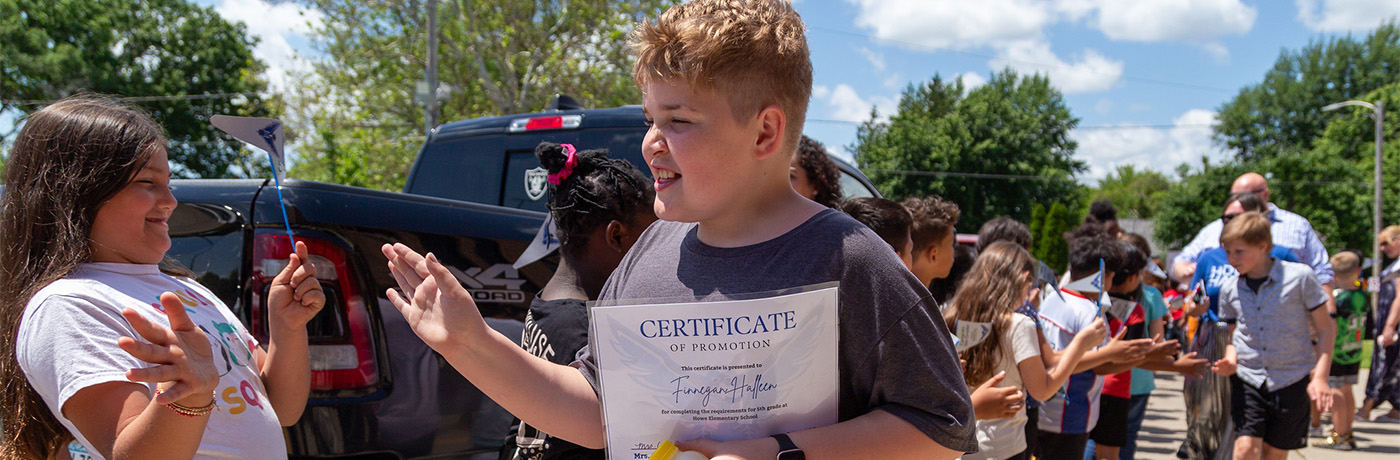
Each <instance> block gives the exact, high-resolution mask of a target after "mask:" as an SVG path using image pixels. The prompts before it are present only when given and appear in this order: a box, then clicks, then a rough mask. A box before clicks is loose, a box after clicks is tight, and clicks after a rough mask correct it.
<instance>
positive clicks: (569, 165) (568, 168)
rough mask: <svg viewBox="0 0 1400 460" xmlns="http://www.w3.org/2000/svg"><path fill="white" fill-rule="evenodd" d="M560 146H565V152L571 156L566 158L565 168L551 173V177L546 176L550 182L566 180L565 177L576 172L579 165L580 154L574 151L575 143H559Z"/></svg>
mask: <svg viewBox="0 0 1400 460" xmlns="http://www.w3.org/2000/svg"><path fill="white" fill-rule="evenodd" d="M559 146H560V147H563V148H564V152H566V153H567V154H568V156H569V158H568V159H567V160H564V169H560V170H559V172H557V173H553V174H550V175H549V177H548V178H546V180H548V181H549V183H551V184H554V185H559V184H560V183H561V182H564V179H568V178H569V176H572V175H573V174H574V166H578V154H576V153H574V146H573V144H559ZM535 177H539V176H535Z"/></svg>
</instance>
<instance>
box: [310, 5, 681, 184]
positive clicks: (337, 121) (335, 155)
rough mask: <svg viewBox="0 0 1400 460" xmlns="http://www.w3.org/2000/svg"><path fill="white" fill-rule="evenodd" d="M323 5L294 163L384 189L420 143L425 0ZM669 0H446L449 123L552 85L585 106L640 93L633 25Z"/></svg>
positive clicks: (528, 99)
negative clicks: (418, 92)
mask: <svg viewBox="0 0 1400 460" xmlns="http://www.w3.org/2000/svg"><path fill="white" fill-rule="evenodd" d="M299 3H302V4H304V5H306V6H308V7H310V8H312V9H314V10H316V11H318V12H320V13H321V14H322V15H323V18H324V19H323V22H322V24H321V26H320V28H319V29H317V30H315V31H314V33H313V35H314V36H313V38H312V41H313V46H314V47H315V48H316V49H317V50H319V51H321V52H322V53H323V54H324V56H325V58H323V59H320V60H318V61H316V62H315V63H314V68H315V71H314V74H313V75H308V76H307V77H308V78H306V79H304V82H305V84H304V85H302V86H301V87H300V88H298V94H296V95H294V96H293V97H294V99H295V100H296V101H297V102H296V104H295V105H296V106H297V107H299V111H300V112H301V113H300V114H299V115H298V124H299V125H302V126H303V127H304V129H305V130H306V131H308V132H312V133H314V134H313V135H310V136H306V137H305V138H304V139H303V140H304V142H303V143H302V144H301V145H300V146H299V147H300V152H301V153H302V154H303V155H304V156H305V159H306V161H305V162H304V164H302V165H301V167H300V169H299V170H298V171H297V174H298V175H299V176H300V177H307V178H313V179H317V180H324V181H329V182H338V183H347V184H351V185H360V186H367V187H374V188H380V189H386V190H390V189H398V188H401V187H402V186H403V183H404V180H405V178H406V176H407V173H408V168H409V166H410V164H411V163H412V160H413V157H414V155H415V154H416V152H417V150H418V149H417V147H418V146H419V145H421V144H422V143H423V139H424V137H423V135H422V131H421V130H422V126H423V124H424V117H425V115H424V107H423V104H422V103H420V102H415V101H414V100H413V92H414V91H413V90H414V83H415V82H417V81H420V80H424V79H425V76H426V71H425V68H426V65H427V37H428V35H427V14H426V11H427V10H426V7H427V5H426V4H425V2H424V1H422V0H386V1H379V2H373V3H369V4H366V3H365V2H361V1H353V0H302V1H300V2H299ZM672 3H674V2H671V1H663V0H631V1H617V0H564V1H515V0H485V1H468V0H443V1H441V2H438V10H437V25H438V30H439V32H438V50H437V51H438V69H439V71H438V78H439V80H440V82H441V84H442V85H443V88H444V90H442V91H440V92H439V93H440V94H445V97H443V98H442V99H440V100H439V103H438V104H439V105H438V107H439V108H438V110H439V111H440V114H441V116H440V117H439V119H440V120H441V121H443V122H448V121H456V120H463V119H469V118H475V117H480V116H487V115H504V114H511V113H521V112H531V111H536V110H540V109H542V108H543V107H544V105H545V103H546V102H548V101H549V99H550V98H552V97H553V96H554V95H555V94H560V93H562V94H568V95H571V96H573V97H574V98H575V99H577V100H579V102H581V103H582V104H583V105H585V106H588V107H612V106H618V105H625V104H638V103H640V102H641V95H640V93H639V92H638V91H637V89H636V87H635V86H634V85H633V83H632V76H631V75H632V62H633V60H632V57H631V55H630V54H629V50H628V44H629V43H630V37H631V35H630V34H631V32H632V30H633V28H634V26H635V24H636V23H637V22H639V21H641V20H642V19H643V18H647V17H655V16H656V15H658V14H660V12H661V11H662V10H663V9H664V8H665V7H667V6H669V5H670V4H672Z"/></svg>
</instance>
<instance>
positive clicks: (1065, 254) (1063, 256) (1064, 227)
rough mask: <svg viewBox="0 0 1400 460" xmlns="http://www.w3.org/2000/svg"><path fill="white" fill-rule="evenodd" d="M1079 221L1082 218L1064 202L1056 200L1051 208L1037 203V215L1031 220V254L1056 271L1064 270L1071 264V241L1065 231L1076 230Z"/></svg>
mask: <svg viewBox="0 0 1400 460" xmlns="http://www.w3.org/2000/svg"><path fill="white" fill-rule="evenodd" d="M1079 222H1080V218H1079V217H1078V216H1077V215H1076V214H1075V213H1072V212H1070V210H1069V208H1068V207H1066V206H1065V204H1064V203H1061V202H1059V201H1056V202H1054V203H1051V205H1050V208H1049V209H1046V208H1045V207H1044V205H1043V204H1040V203H1036V205H1035V217H1034V218H1033V220H1032V221H1031V237H1032V241H1031V255H1033V256H1035V258H1037V259H1040V261H1041V262H1045V265H1048V266H1050V268H1052V269H1054V270H1055V271H1063V270H1064V269H1065V267H1068V266H1069V242H1067V241H1065V233H1069V231H1071V230H1074V228H1075V227H1076V226H1078V225H1079Z"/></svg>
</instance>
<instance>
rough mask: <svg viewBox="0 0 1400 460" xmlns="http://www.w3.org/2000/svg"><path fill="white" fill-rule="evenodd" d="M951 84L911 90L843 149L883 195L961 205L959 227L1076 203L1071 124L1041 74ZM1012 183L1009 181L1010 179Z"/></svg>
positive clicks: (1077, 165)
mask: <svg viewBox="0 0 1400 460" xmlns="http://www.w3.org/2000/svg"><path fill="white" fill-rule="evenodd" d="M963 93H964V87H963V84H962V81H961V79H959V80H954V81H951V82H947V81H944V80H943V79H942V77H939V76H934V78H933V79H932V80H930V81H929V82H927V83H924V84H919V85H911V86H909V87H908V88H906V89H905V90H904V93H903V95H902V96H901V98H900V102H899V109H898V112H897V113H895V114H894V115H893V116H892V117H890V119H889V121H888V122H879V121H877V119H875V118H874V117H872V119H871V120H870V121H868V122H866V123H864V124H862V125H861V127H860V128H859V130H858V132H857V135H856V136H857V139H856V143H855V145H854V146H852V150H853V151H855V160H856V163H857V164H858V165H859V166H860V168H861V169H862V170H863V171H864V172H865V174H866V175H867V176H869V177H870V179H871V180H872V181H873V182H874V183H875V185H876V186H877V187H878V188H879V189H880V192H881V193H882V194H884V195H885V196H886V197H887V198H890V199H893V200H901V199H904V198H905V197H909V196H923V195H929V194H935V195H939V196H942V197H943V198H945V199H948V200H952V201H953V202H955V203H958V205H959V206H961V207H962V211H963V215H962V218H961V220H960V224H961V226H962V227H965V228H978V227H979V226H981V225H982V223H984V222H986V221H987V220H990V219H992V218H995V217H997V216H1003V215H1005V216H1011V217H1012V218H1015V219H1017V220H1020V221H1022V222H1026V221H1029V220H1030V218H1031V210H1032V207H1033V206H1034V205H1035V203H1044V202H1051V201H1064V202H1070V203H1077V202H1078V201H1080V199H1081V195H1082V194H1083V191H1082V187H1081V186H1080V185H1079V184H1077V183H1076V182H1075V181H1074V178H1073V177H1074V175H1075V174H1078V173H1080V172H1083V171H1084V170H1085V169H1086V167H1085V165H1084V163H1083V162H1081V161H1079V160H1076V159H1074V158H1073V155H1074V150H1075V148H1076V147H1077V143H1075V141H1074V140H1073V139H1070V137H1069V132H1070V130H1071V129H1073V128H1074V126H1075V125H1076V124H1077V123H1078V122H1079V120H1078V119H1077V118H1075V117H1074V116H1073V115H1071V114H1070V111H1069V108H1068V107H1067V106H1066V105H1065V103H1064V100H1063V97H1062V96H1061V94H1060V92H1059V91H1058V90H1056V89H1055V88H1053V87H1052V86H1050V81H1049V79H1048V78H1046V77H1044V76H1041V75H1034V76H1019V75H1017V74H1016V72H1015V71H1012V70H1009V69H1008V70H1004V71H1001V72H997V73H994V74H992V76H991V79H990V80H989V81H988V82H987V84H985V85H983V86H980V87H978V88H976V89H973V90H971V91H968V92H967V95H966V96H963ZM1013 176H1014V177H1013Z"/></svg>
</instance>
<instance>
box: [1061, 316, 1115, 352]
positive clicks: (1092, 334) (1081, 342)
mask: <svg viewBox="0 0 1400 460" xmlns="http://www.w3.org/2000/svg"><path fill="white" fill-rule="evenodd" d="M1125 330H1126V329H1125ZM1107 335H1108V326H1107V325H1105V324H1104V322H1103V318H1102V317H1099V318H1095V319H1094V322H1092V323H1089V327H1086V328H1084V330H1081V331H1079V333H1078V334H1075V335H1074V339H1071V342H1072V343H1074V344H1078V346H1079V347H1080V349H1082V350H1084V351H1089V350H1092V349H1094V347H1097V346H1099V344H1102V343H1103V338H1104V336H1107ZM1119 336H1120V337H1121V336H1122V335H1121V334H1120V335H1119Z"/></svg>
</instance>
